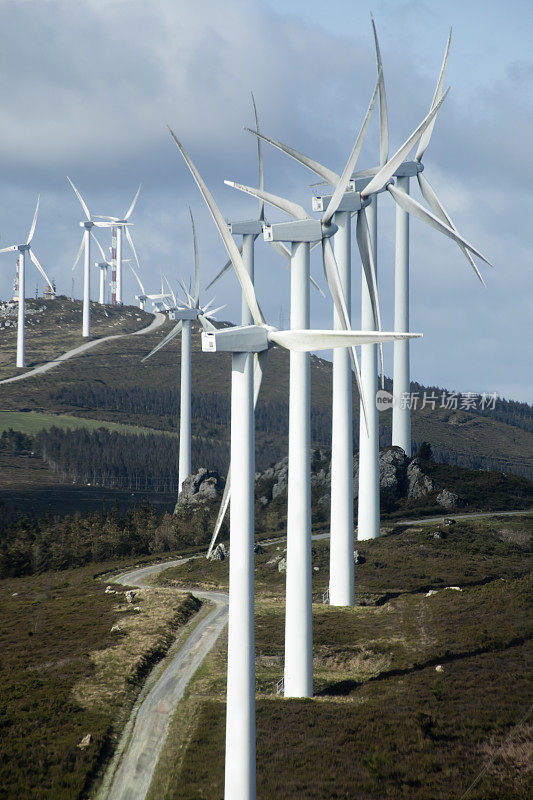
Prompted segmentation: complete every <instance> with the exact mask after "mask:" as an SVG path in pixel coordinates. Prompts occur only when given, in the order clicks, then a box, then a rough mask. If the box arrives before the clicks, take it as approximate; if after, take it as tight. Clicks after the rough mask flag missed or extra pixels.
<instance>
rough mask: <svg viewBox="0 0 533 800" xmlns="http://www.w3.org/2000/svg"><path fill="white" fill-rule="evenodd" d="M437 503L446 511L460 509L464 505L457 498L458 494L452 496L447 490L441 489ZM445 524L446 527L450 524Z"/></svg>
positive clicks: (463, 502)
mask: <svg viewBox="0 0 533 800" xmlns="http://www.w3.org/2000/svg"><path fill="white" fill-rule="evenodd" d="M437 503H438V504H439V506H442V507H443V508H445V509H446V510H447V511H451V510H452V509H453V508H461V506H464V505H465V501H464V500H463V499H462V498H461V497H459V495H458V494H454V493H453V492H450V491H449V490H448V489H443V490H442V491H441V492H439V494H438V495H437ZM445 523H446V524H447V525H449V524H450V523H449V522H446V520H445ZM452 524H453V523H452Z"/></svg>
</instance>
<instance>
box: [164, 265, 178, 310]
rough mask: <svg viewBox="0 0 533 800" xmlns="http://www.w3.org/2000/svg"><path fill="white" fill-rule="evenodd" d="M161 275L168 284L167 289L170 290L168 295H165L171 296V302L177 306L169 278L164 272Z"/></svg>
mask: <svg viewBox="0 0 533 800" xmlns="http://www.w3.org/2000/svg"><path fill="white" fill-rule="evenodd" d="M162 277H163V279H164V281H165V283H166V285H167V286H168V290H169V292H170V295H167V297H171V298H172V302H173V303H174V305H175V306H177V305H178V301H177V300H176V295H175V294H174V290H173V288H172V286H171V285H170V281H169V279H168V278H167V276H166V275H165V274H164V273H163V274H162Z"/></svg>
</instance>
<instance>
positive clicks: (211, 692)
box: [148, 516, 533, 800]
mask: <svg viewBox="0 0 533 800" xmlns="http://www.w3.org/2000/svg"><path fill="white" fill-rule="evenodd" d="M435 533H436V526H435V525H427V526H424V527H411V528H405V526H403V527H402V526H399V527H397V528H396V529H394V530H391V531H390V532H389V534H388V535H387V536H382V537H381V538H380V539H377V540H374V541H371V542H364V543H358V544H357V546H358V548H359V551H360V553H361V554H363V555H364V557H365V558H366V561H365V562H364V563H363V564H359V565H357V566H356V568H355V569H356V587H357V589H356V605H355V606H354V607H353V608H333V607H330V606H327V605H324V604H322V603H321V602H320V599H321V595H322V592H323V590H324V589H325V588H326V586H327V581H328V545H327V543H326V542H316V543H314V544H313V557H312V558H313V568H314V569H313V594H314V598H315V602H314V604H313V641H314V691H315V697H314V699H305V700H285V699H283V698H281V697H279V696H277V695H276V690H275V686H276V682H277V681H278V680H279V679H280V678H281V677H282V675H283V650H284V613H285V609H284V586H285V576H284V575H283V574H282V573H280V572H279V571H278V568H277V563H278V561H279V558H280V557H281V556H282V555H283V548H282V546H281V545H279V546H276V545H274V546H272V547H265V549H264V553H263V554H259V555H257V556H256V583H255V586H256V623H255V638H256V697H257V796H258V800H270V798H272V797H280V798H281V797H282V798H284V800H300V798H302V797H305V798H306V800H326V799H328V800H329V798H343V800H377V798H379V800H382V798H383V799H385V798H391V800H398V798H405V799H406V800H450V798H457V799H458V800H459V798H462V797H466V796H467V795H466V794H465V793H466V792H467V790H468V789H469V787H470V786H471V785H472V784H473V783H474V781H476V780H477V779H479V780H478V782H477V783H476V784H475V786H473V787H472V788H471V791H470V792H468V797H469V798H472V800H526V798H529V797H530V796H531V795H530V790H531V778H532V774H531V761H530V752H531V751H530V749H529V746H530V741H531V730H532V729H531V720H530V719H528V718H527V711H528V709H530V703H531V688H532V687H531V679H530V673H529V672H528V668H527V663H528V660H530V659H531V655H532V648H531V635H532V626H531V577H530V571H531V536H532V533H533V517H531V516H530V517H529V518H508V517H500V518H498V517H494V518H492V519H491V520H469V521H460V522H457V524H456V525H454V526H452V527H450V528H443V529H441V530H440V531H439V534H440V535H439V536H437V537H435ZM227 569H228V567H227V561H224V562H207V561H206V560H205V559H200V560H198V561H192V562H189V563H188V564H184V565H182V566H180V567H177V568H173V569H171V570H167V572H166V573H163V574H162V575H161V576H160V578H159V579H158V580H159V582H160V583H162V584H163V585H164V586H167V587H168V586H176V587H179V586H182V585H187V586H190V585H194V584H198V585H202V586H206V585H209V586H226V585H227ZM449 586H457V587H459V590H457V589H446V588H445V587H449ZM430 591H431V594H429V592H430ZM225 648H226V642H225V641H220V642H219V646H218V647H217V649H216V651H214V652H213V653H212V654H211V655H210V657H209V658H208V660H207V661H206V662H205V663H204V665H203V666H202V668H201V669H200V670H199V672H198V673H197V675H196V678H195V680H194V683H193V684H192V686H191V687H190V690H189V693H188V696H187V698H186V700H185V701H184V702H183V703H182V704H181V705H180V708H179V709H178V711H177V713H176V715H175V717H174V720H173V722H172V725H171V729H170V736H169V739H168V740H167V744H166V746H165V751H164V753H163V756H162V759H161V761H160V763H159V765H158V771H157V774H156V776H155V779H154V782H153V784H152V786H151V789H150V792H149V795H148V798H149V800H156V799H157V798H160V797H165V798H167V800H174V799H175V800H177V798H180V800H193V799H195V798H199V797H209V798H213V800H219V799H220V798H222V796H223V775H224V726H225V655H226V649H225Z"/></svg>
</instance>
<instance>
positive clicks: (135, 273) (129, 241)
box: [124, 227, 146, 294]
mask: <svg viewBox="0 0 533 800" xmlns="http://www.w3.org/2000/svg"><path fill="white" fill-rule="evenodd" d="M124 233H125V234H126V239H127V240H128V244H129V246H130V247H131V252H132V253H133V255H134V257H135V262H136V264H137V269H138V270H139V272H140V271H141V265H140V264H139V259H138V257H137V250H136V249H135V245H134V244H133V239H132V237H131V233H130V232H129V229H128V228H127V227H126V228H124ZM130 269H131V271H132V272H133V274H134V275H135V277H136V278H137V283H138V284H139V286H140V287H141V292H142V293H143V294H146V292H145V291H144V286H143V285H142V281H141V279H140V277H139V275H138V274H137V272H136V271H135V270H134V268H133V267H132V265H131V263H130Z"/></svg>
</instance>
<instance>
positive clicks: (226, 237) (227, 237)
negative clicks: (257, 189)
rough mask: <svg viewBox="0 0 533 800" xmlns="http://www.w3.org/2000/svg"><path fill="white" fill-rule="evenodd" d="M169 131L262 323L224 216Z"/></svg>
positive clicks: (250, 286) (258, 323)
mask: <svg viewBox="0 0 533 800" xmlns="http://www.w3.org/2000/svg"><path fill="white" fill-rule="evenodd" d="M169 131H170V135H171V136H172V138H173V139H174V142H175V144H176V146H177V148H178V149H179V151H180V153H181V154H182V156H183V158H184V159H185V162H186V164H187V166H188V167H189V170H190V171H191V174H192V176H193V178H194V180H195V181H196V184H197V186H198V188H199V189H200V192H201V193H202V196H203V198H204V200H205V202H206V204H207V207H208V208H209V211H210V212H211V216H212V217H213V219H214V221H215V224H216V226H217V228H218V231H219V233H220V236H221V238H222V241H223V242H224V245H225V247H226V250H227V251H228V255H229V257H230V258H231V261H232V263H233V266H234V268H235V272H236V273H237V277H238V279H239V283H240V284H241V288H242V291H243V293H244V296H245V298H246V302H247V303H248V308H249V309H250V313H251V314H252V317H253V320H254V322H255V324H256V325H264V323H265V318H264V317H263V314H262V312H261V309H260V308H259V303H258V302H257V298H256V296H255V290H254V286H253V283H252V281H251V280H250V276H249V275H248V272H247V271H246V267H245V266H244V262H243V260H242V256H241V254H240V253H239V250H238V248H237V245H236V244H235V240H234V238H233V236H232V235H231V234H230V232H229V231H228V227H227V225H226V222H225V220H224V217H223V216H222V214H221V213H220V211H219V209H218V206H217V204H216V203H215V201H214V199H213V196H212V194H211V192H210V191H209V189H208V188H207V186H206V184H205V182H204V180H203V178H202V176H201V175H200V173H199V172H198V170H197V169H196V167H195V165H194V164H193V162H192V161H191V159H190V158H189V155H188V153H187V152H186V150H185V148H184V147H183V145H182V144H181V142H180V141H179V140H178V139H177V137H176V135H175V134H174V132H173V131H172V130H171V129H170V128H169Z"/></svg>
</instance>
